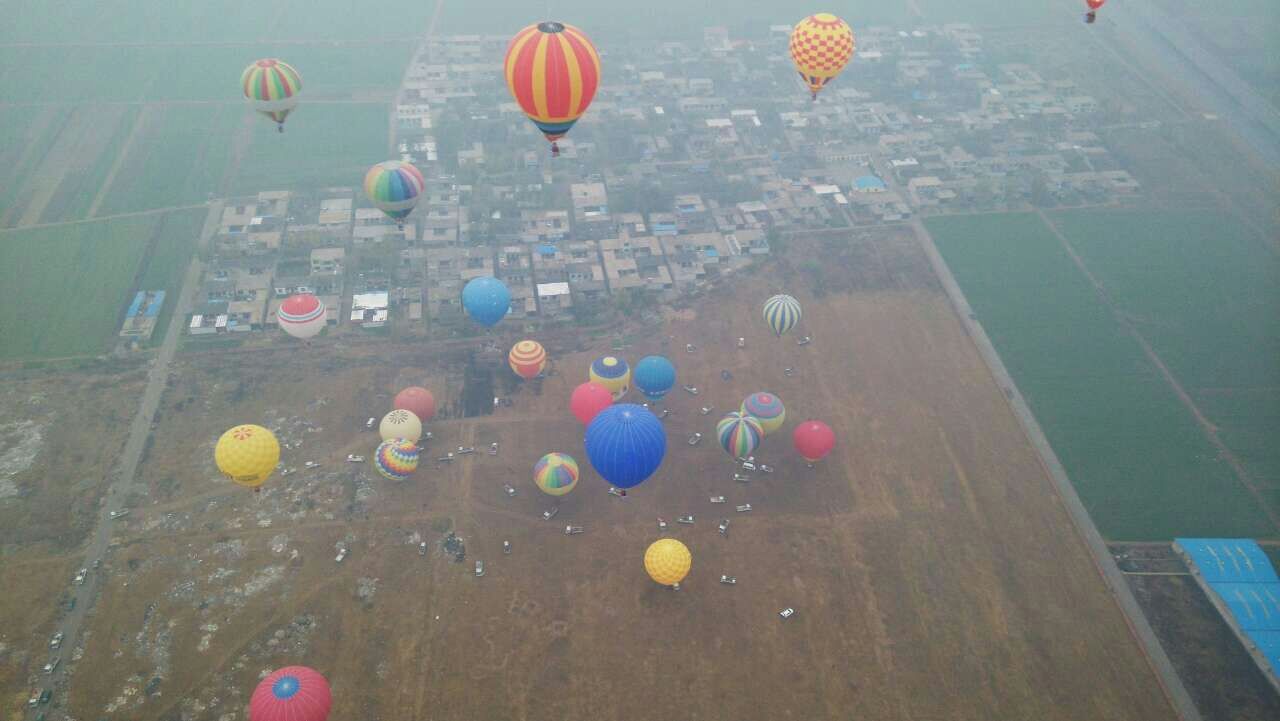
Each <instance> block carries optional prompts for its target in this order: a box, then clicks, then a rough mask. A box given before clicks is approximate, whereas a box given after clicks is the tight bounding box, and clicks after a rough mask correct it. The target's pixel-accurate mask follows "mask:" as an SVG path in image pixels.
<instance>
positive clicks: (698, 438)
mask: <svg viewBox="0 0 1280 721" xmlns="http://www.w3.org/2000/svg"><path fill="white" fill-rule="evenodd" d="M701 440H702V434H701V433H694V434H693V435H691V436H689V445H691V446H696V445H698V441H701Z"/></svg>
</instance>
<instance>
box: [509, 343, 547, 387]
mask: <svg viewBox="0 0 1280 721" xmlns="http://www.w3.org/2000/svg"><path fill="white" fill-rule="evenodd" d="M507 363H508V364H510V366H511V370H513V371H515V374H516V375H518V376H520V377H521V378H524V379H525V380H531V379H533V378H537V377H538V374H539V373H541V372H542V371H543V369H544V368H546V367H547V349H546V348H543V347H542V344H541V343H539V342H538V341H536V340H522V341H520V342H519V343H516V344H515V345H514V346H512V347H511V353H509V354H508V355H507Z"/></svg>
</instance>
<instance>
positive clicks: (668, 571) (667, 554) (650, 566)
mask: <svg viewBox="0 0 1280 721" xmlns="http://www.w3.org/2000/svg"><path fill="white" fill-rule="evenodd" d="M692 565H693V554H692V553H689V547H688V546H686V545H684V544H683V543H681V542H679V541H677V540H676V539H674V538H662V539H659V540H657V541H654V542H653V543H651V544H650V545H649V548H648V550H646V551H645V552H644V570H646V571H648V572H649V578H652V579H653V580H654V581H656V582H657V583H660V584H662V585H663V586H672V585H675V584H677V583H680V582H681V581H683V580H684V577H685V576H687V575H689V568H690V567H691V566H692Z"/></svg>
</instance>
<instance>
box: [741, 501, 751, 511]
mask: <svg viewBox="0 0 1280 721" xmlns="http://www.w3.org/2000/svg"><path fill="white" fill-rule="evenodd" d="M750 510H751V504H750V503H744V504H742V505H741V506H738V513H746V512H747V511H750Z"/></svg>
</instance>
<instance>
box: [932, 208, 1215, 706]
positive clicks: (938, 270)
mask: <svg viewBox="0 0 1280 721" xmlns="http://www.w3.org/2000/svg"><path fill="white" fill-rule="evenodd" d="M911 226H912V227H913V228H914V229H915V232H916V237H917V238H919V240H920V244H921V246H923V247H924V251H925V254H926V255H928V257H929V263H930V264H931V265H932V266H933V270H934V273H935V274H936V275H937V276H938V280H940V281H941V282H942V287H943V288H944V289H945V290H946V292H947V295H948V296H949V297H950V298H951V305H952V306H953V307H954V308H955V310H956V314H957V315H959V317H960V322H961V323H963V324H964V327H965V330H966V331H967V332H968V334H969V337H970V338H972V339H973V343H974V345H975V346H977V348H978V352H979V353H980V354H981V355H982V359H983V361H985V362H986V364H987V368H988V369H990V371H991V375H992V376H993V377H994V378H995V381H996V383H997V384H998V385H999V386H1000V387H1001V388H1002V389H1003V390H1004V391H1005V396H1006V397H1007V398H1008V399H1009V405H1010V406H1011V407H1012V408H1013V412H1014V414H1015V415H1017V417H1018V421H1019V422H1020V423H1021V424H1022V429H1023V432H1025V433H1026V434H1027V439H1028V440H1030V441H1031V445H1032V446H1034V447H1035V449H1036V453H1037V454H1039V456H1040V461H1041V463H1042V464H1043V465H1044V467H1045V470H1046V471H1048V473H1049V477H1050V478H1052V479H1053V483H1054V485H1055V486H1056V487H1057V489H1058V495H1059V496H1061V497H1062V501H1063V504H1064V505H1065V507H1066V509H1067V513H1068V514H1069V515H1070V516H1071V521H1072V523H1074V524H1075V527H1076V530H1077V531H1078V532H1079V533H1080V536H1081V537H1082V538H1083V539H1084V541H1085V544H1086V545H1087V546H1088V547H1089V551H1090V552H1091V553H1092V555H1093V560H1094V564H1095V565H1096V566H1097V569H1098V573H1099V574H1100V575H1101V576H1102V580H1103V582H1105V583H1106V584H1107V587H1108V588H1109V589H1110V590H1111V594H1112V595H1113V596H1115V599H1116V603H1118V604H1119V605H1120V610H1121V611H1123V612H1124V615H1125V618H1126V619H1127V620H1128V623H1129V628H1130V629H1131V630H1132V631H1133V634H1134V637H1135V638H1137V640H1138V643H1139V644H1140V645H1141V646H1142V648H1143V651H1144V652H1145V653H1146V656H1147V661H1148V662H1149V663H1150V664H1151V668H1152V670H1153V671H1154V672H1155V674H1156V678H1157V679H1159V681H1160V684H1161V685H1162V686H1163V687H1164V691H1165V695H1166V696H1167V697H1168V699H1169V703H1170V704H1171V705H1172V706H1173V708H1174V710H1175V711H1176V712H1177V714H1178V716H1179V717H1180V718H1181V719H1182V721H1200V718H1201V717H1200V711H1199V710H1198V709H1197V708H1196V705H1195V703H1194V702H1193V701H1192V700H1191V696H1190V694H1188V693H1187V689H1186V687H1184V686H1183V685H1182V679H1180V678H1178V672H1177V671H1175V670H1174V668H1173V664H1172V663H1170V662H1169V657H1168V656H1167V655H1166V654H1165V652H1164V648H1163V647H1162V646H1161V645H1160V641H1159V640H1158V639H1157V638H1156V635H1155V633H1154V632H1153V631H1152V630H1151V625H1150V624H1148V623H1147V617H1146V615H1145V614H1144V613H1143V612H1142V608H1141V607H1140V606H1139V605H1138V602H1137V600H1136V599H1135V598H1134V597H1133V593H1132V592H1130V590H1129V584H1128V583H1127V582H1126V581H1125V580H1124V574H1123V573H1122V572H1121V571H1120V568H1119V567H1118V566H1116V562H1115V559H1114V558H1112V556H1111V551H1110V549H1108V548H1107V544H1106V543H1105V542H1104V541H1103V540H1102V534H1100V533H1098V529H1097V527H1096V526H1094V525H1093V519H1091V518H1090V517H1089V512H1088V511H1086V510H1085V508H1084V504H1083V503H1081V502H1080V497H1079V496H1078V495H1076V489H1075V487H1074V486H1072V485H1071V481H1070V480H1069V479H1068V478H1067V472H1066V470H1065V469H1064V468H1063V467H1062V464H1061V463H1060V462H1059V461H1058V456H1057V454H1055V453H1054V452H1053V448H1052V447H1050V445H1049V440H1048V439H1047V438H1045V435H1044V432H1043V431H1042V430H1040V424H1039V423H1037V422H1036V419H1035V416H1034V415H1032V413H1031V408H1030V407H1029V406H1028V405H1027V403H1026V401H1025V400H1024V399H1023V398H1022V394H1021V393H1019V392H1018V387H1017V386H1016V385H1014V383H1013V378H1012V377H1010V375H1009V371H1008V370H1007V369H1006V368H1005V367H1004V363H1003V362H1002V361H1001V360H1000V355H999V354H998V353H996V349H995V346H993V345H992V344H991V340H990V339H989V338H987V333H986V331H984V330H983V329H982V325H981V324H980V323H979V322H978V321H977V319H976V318H975V317H974V314H973V310H972V308H970V307H969V301H967V300H966V299H965V297H964V292H963V291H961V290H960V285H959V284H958V283H956V279H955V278H954V277H952V275H951V269H950V268H948V267H947V264H946V262H945V261H944V260H943V259H942V255H941V254H940V253H938V248H937V246H935V245H934V244H933V237H932V236H930V235H929V231H928V230H926V229H925V227H924V223H923V222H921V221H920V220H919V219H916V220H914V221H912V223H911Z"/></svg>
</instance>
